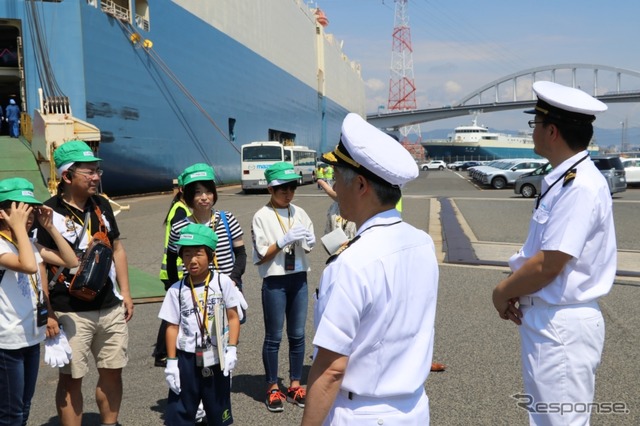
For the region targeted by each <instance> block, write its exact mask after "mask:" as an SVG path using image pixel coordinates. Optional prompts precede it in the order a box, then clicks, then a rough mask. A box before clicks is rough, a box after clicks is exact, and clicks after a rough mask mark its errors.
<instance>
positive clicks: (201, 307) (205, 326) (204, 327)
mask: <svg viewBox="0 0 640 426" xmlns="http://www.w3.org/2000/svg"><path fill="white" fill-rule="evenodd" d="M209 278H211V272H209V273H208V274H207V279H206V280H205V281H204V285H205V288H204V299H203V300H202V303H200V299H199V298H198V295H197V294H196V289H195V287H194V286H193V281H192V280H191V275H189V285H190V286H191V296H192V297H193V305H194V306H193V307H194V308H196V309H197V310H198V313H196V322H197V323H198V327H200V331H201V332H202V337H204V336H205V334H207V335H208V334H209V320H208V318H207V299H208V298H209ZM200 314H202V321H200Z"/></svg>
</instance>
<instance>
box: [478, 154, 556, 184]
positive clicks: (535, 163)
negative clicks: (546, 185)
mask: <svg viewBox="0 0 640 426" xmlns="http://www.w3.org/2000/svg"><path fill="white" fill-rule="evenodd" d="M545 163H546V160H534V159H530V160H514V161H511V162H508V161H505V162H502V163H501V164H498V165H497V166H496V167H488V168H487V169H485V170H483V172H482V173H481V175H480V176H479V177H476V180H478V181H480V182H482V183H483V184H485V185H490V186H491V187H493V188H495V189H502V188H504V187H506V186H507V185H513V184H514V183H515V181H516V179H517V178H518V177H519V176H521V175H523V174H525V173H528V172H532V171H534V170H535V169H537V168H538V167H540V166H542V165H543V164H545Z"/></svg>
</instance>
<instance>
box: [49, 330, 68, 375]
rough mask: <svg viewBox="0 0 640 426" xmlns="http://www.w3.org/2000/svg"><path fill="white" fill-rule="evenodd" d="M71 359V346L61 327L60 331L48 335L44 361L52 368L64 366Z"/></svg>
mask: <svg viewBox="0 0 640 426" xmlns="http://www.w3.org/2000/svg"><path fill="white" fill-rule="evenodd" d="M70 360H71V346H69V341H68V340H67V336H66V335H65V334H64V330H63V329H62V327H60V333H59V334H58V335H56V336H53V337H48V338H47V339H46V340H45V342H44V362H45V363H46V364H47V365H50V366H51V368H56V367H64V366H65V365H67V364H69V362H70Z"/></svg>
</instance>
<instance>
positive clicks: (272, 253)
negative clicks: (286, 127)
mask: <svg viewBox="0 0 640 426" xmlns="http://www.w3.org/2000/svg"><path fill="white" fill-rule="evenodd" d="M264 175H265V178H266V179H267V189H268V190H269V194H271V199H270V200H269V203H267V205H265V206H264V207H262V208H261V209H260V210H258V211H257V212H256V214H255V215H254V216H253V222H252V224H251V235H252V237H253V263H254V264H256V265H258V272H259V274H260V277H262V309H263V311H264V328H265V337H264V343H263V345H262V361H263V363H264V369H265V375H266V382H267V394H266V399H265V405H266V406H267V409H268V410H269V411H271V412H279V411H283V410H284V404H283V401H284V400H287V401H289V402H291V403H292V404H295V405H297V406H299V407H304V404H305V398H306V390H305V389H304V388H303V387H301V386H300V379H301V378H302V365H303V362H304V346H305V324H306V322H307V306H308V291H307V272H308V271H309V261H308V259H307V253H308V252H310V251H311V249H312V248H313V246H314V245H315V243H316V238H315V235H314V231H313V223H311V219H310V218H309V215H307V213H306V212H305V211H304V210H303V209H301V208H300V207H298V206H296V205H294V204H291V201H292V200H293V196H294V195H295V191H296V188H297V186H298V179H299V177H300V176H299V175H298V174H297V173H296V172H295V170H294V169H293V166H292V165H291V163H286V162H280V163H275V164H274V165H272V166H271V167H269V168H268V169H267V170H265V173H264ZM285 316H286V319H287V337H288V339H289V366H290V367H289V380H290V384H289V387H288V388H287V393H286V395H285V394H284V393H283V392H282V391H281V390H280V388H279V387H278V351H279V349H280V341H281V340H282V328H283V325H284V320H285Z"/></svg>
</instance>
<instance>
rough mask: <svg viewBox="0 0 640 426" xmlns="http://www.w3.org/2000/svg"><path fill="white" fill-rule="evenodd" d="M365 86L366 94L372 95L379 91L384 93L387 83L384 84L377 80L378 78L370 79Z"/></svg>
mask: <svg viewBox="0 0 640 426" xmlns="http://www.w3.org/2000/svg"><path fill="white" fill-rule="evenodd" d="M365 85H366V86H367V93H368V94H374V93H377V92H380V91H386V90H388V89H387V83H385V82H384V81H382V80H380V79H378V78H370V79H368V80H367V81H366V82H365Z"/></svg>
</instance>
